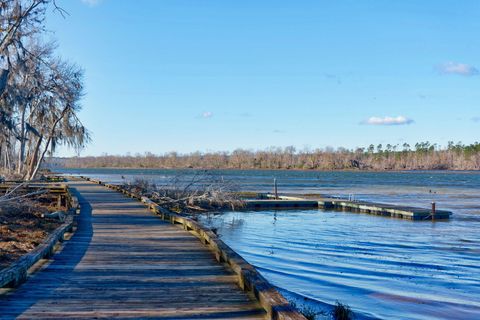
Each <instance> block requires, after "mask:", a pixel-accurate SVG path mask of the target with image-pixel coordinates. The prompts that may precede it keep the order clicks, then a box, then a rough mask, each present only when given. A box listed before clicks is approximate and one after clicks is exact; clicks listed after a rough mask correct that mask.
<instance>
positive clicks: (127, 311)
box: [0, 181, 305, 319]
mask: <svg viewBox="0 0 480 320" xmlns="http://www.w3.org/2000/svg"><path fill="white" fill-rule="evenodd" d="M70 187H71V188H72V189H73V192H74V193H75V194H76V196H77V197H78V199H79V202H80V205H81V212H80V215H78V216H77V224H78V225H77V230H76V232H75V233H74V235H73V237H72V238H71V239H70V240H68V241H66V242H65V243H64V245H63V247H62V248H61V250H60V251H59V252H58V253H56V254H55V255H54V256H53V257H52V258H51V259H49V260H43V261H42V263H43V265H37V266H36V267H35V268H36V269H38V271H37V272H35V273H33V274H31V275H30V276H29V279H28V281H27V282H25V283H24V284H23V285H21V286H20V287H18V288H15V289H8V290H7V292H4V293H3V294H1V295H0V319H16V318H18V319H42V318H43V319H53V318H56V319H68V318H84V319H87V318H88V319H91V318H122V319H126V318H142V319H144V318H152V319H153V318H155V319H268V318H274V317H276V318H278V319H305V318H304V317H303V316H301V315H300V314H299V313H297V312H294V311H292V309H291V308H290V306H288V305H287V304H285V301H286V300H285V299H284V298H283V297H281V296H279V294H278V292H276V290H275V289H273V287H272V286H271V285H269V284H267V283H263V282H262V281H261V280H260V281H259V280H258V277H257V278H255V279H257V283H256V284H254V285H252V284H249V287H246V283H247V281H246V280H245V279H246V278H247V277H248V274H252V273H254V271H253V270H247V271H245V270H244V273H242V276H241V277H240V278H241V279H240V278H239V276H238V274H237V273H235V272H234V271H233V270H232V269H231V268H230V267H229V265H228V264H227V263H226V260H225V259H224V260H222V259H218V260H220V261H223V262H224V263H219V262H218V261H217V259H216V258H215V255H214V254H213V253H212V251H211V249H209V247H207V246H206V245H204V244H202V242H200V241H199V240H198V239H197V237H196V236H195V235H193V234H192V232H193V231H190V232H189V231H187V230H189V229H188V228H185V229H182V228H179V227H178V226H177V225H175V224H172V223H169V222H166V221H163V220H161V219H159V218H158V217H156V216H154V215H152V213H151V212H150V211H149V210H148V209H147V208H146V207H145V205H144V204H142V203H141V202H139V201H136V200H134V199H130V198H127V197H126V196H125V195H123V194H121V193H119V192H116V191H114V190H110V189H107V188H106V187H104V186H102V185H99V184H93V183H91V182H86V181H74V182H70ZM175 222H176V221H175V219H173V223H175ZM184 223H185V225H187V222H184ZM212 241H213V240H212ZM222 250H223V251H221V252H222V254H224V252H225V250H227V249H222ZM231 255H234V253H232V254H231ZM217 258H218V257H217ZM235 261H237V263H238V264H240V263H243V265H244V269H245V265H246V264H247V263H246V262H242V259H241V257H240V258H236V259H235ZM252 268H253V267H252ZM237 271H238V270H237ZM241 286H242V288H241ZM3 290H5V289H3ZM267 291H268V292H267ZM276 303H277V305H275V304H276ZM266 306H267V307H266Z"/></svg>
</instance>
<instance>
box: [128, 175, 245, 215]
mask: <svg viewBox="0 0 480 320" xmlns="http://www.w3.org/2000/svg"><path fill="white" fill-rule="evenodd" d="M126 187H127V188H128V189H129V190H131V191H135V192H137V193H140V194H142V195H144V196H147V197H149V198H150V199H151V200H152V201H154V202H156V203H157V204H159V205H161V206H162V207H165V208H167V209H169V210H172V211H175V212H203V211H209V210H222V209H233V210H234V209H235V208H239V207H242V206H243V205H244V204H243V202H242V201H241V200H240V198H239V197H238V196H237V192H238V191H239V187H238V186H237V185H236V184H235V183H234V182H233V181H231V180H227V179H224V178H223V177H222V176H218V175H216V174H214V173H212V172H209V171H207V170H200V171H194V172H193V173H190V172H189V173H179V174H177V175H175V176H174V177H172V178H171V179H170V180H169V181H167V182H166V183H165V184H163V185H156V184H154V183H152V182H150V181H148V180H145V179H136V180H134V181H132V182H131V183H129V184H127V185H126Z"/></svg>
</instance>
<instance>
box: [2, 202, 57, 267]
mask: <svg viewBox="0 0 480 320" xmlns="http://www.w3.org/2000/svg"><path fill="white" fill-rule="evenodd" d="M49 211H50V210H49V209H48V206H45V205H42V204H39V203H35V202H30V201H28V202H27V201H25V202H21V203H15V204H11V203H9V204H3V205H1V206H0V269H2V268H5V267H7V266H8V265H10V264H11V263H12V262H14V261H15V260H17V259H18V258H19V257H21V256H22V255H24V254H26V253H28V252H30V251H31V250H32V249H34V248H35V247H36V246H38V245H39V244H40V243H42V242H43V241H44V240H45V238H46V237H47V236H48V234H49V233H50V232H52V231H53V230H55V229H56V228H57V227H58V226H59V225H60V224H61V222H59V221H58V220H56V219H46V218H42V217H41V215H42V214H45V213H48V212H49Z"/></svg>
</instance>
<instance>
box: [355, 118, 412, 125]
mask: <svg viewBox="0 0 480 320" xmlns="http://www.w3.org/2000/svg"><path fill="white" fill-rule="evenodd" d="M413 122H414V121H413V119H410V118H407V117H404V116H398V117H370V118H368V119H367V120H364V121H362V122H361V123H362V124H368V125H374V126H400V125H406V124H412V123H413Z"/></svg>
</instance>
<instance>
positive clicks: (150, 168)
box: [51, 167, 480, 174]
mask: <svg viewBox="0 0 480 320" xmlns="http://www.w3.org/2000/svg"><path fill="white" fill-rule="evenodd" d="M59 169H61V170H89V169H107V170H148V171H153V170H185V171H198V170H208V171H210V170H211V171H292V172H358V173H367V172H371V173H382V172H385V173H427V172H428V173H464V174H477V173H478V174H480V170H473V169H470V170H460V169H445V170H439V169H405V170H360V169H357V170H354V169H332V170H320V169H266V168H251V169H250V168H201V167H199V168H155V167H148V168H146V167H62V168H60V167H56V168H51V170H54V171H55V170H59Z"/></svg>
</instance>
